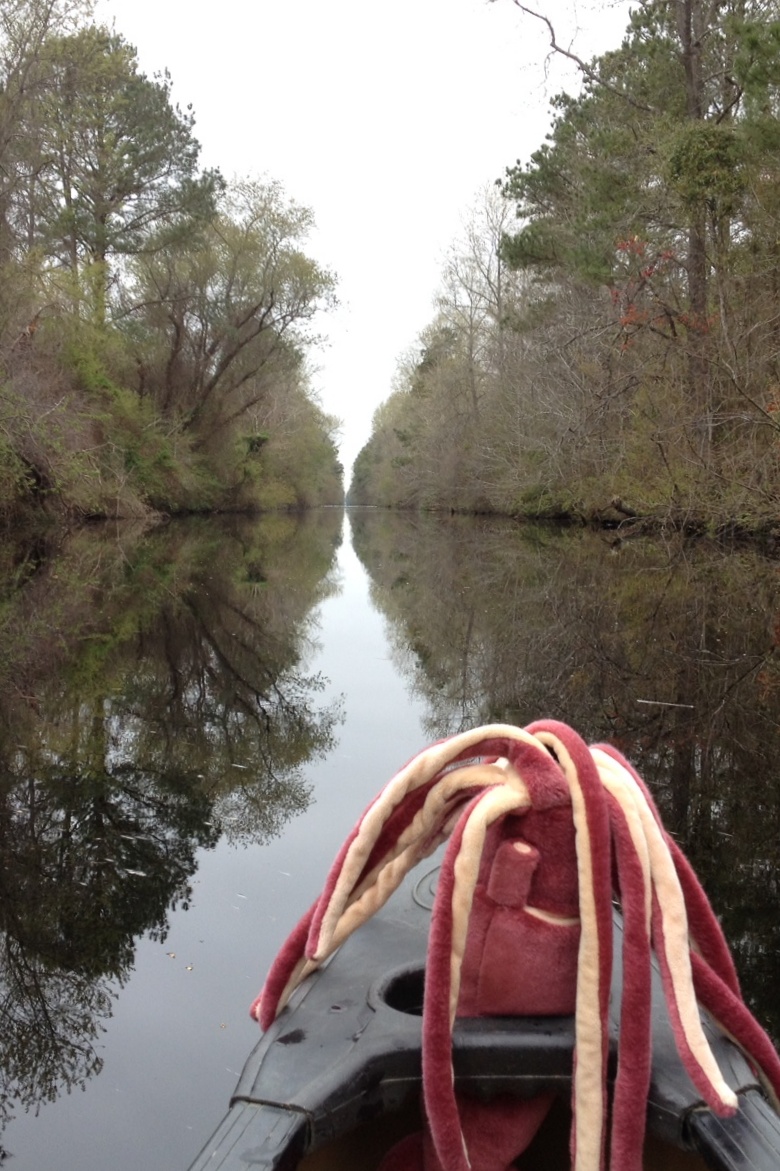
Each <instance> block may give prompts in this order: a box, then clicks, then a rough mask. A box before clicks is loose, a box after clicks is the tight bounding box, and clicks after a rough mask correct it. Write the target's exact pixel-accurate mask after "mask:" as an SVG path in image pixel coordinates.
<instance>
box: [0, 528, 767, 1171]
mask: <svg viewBox="0 0 780 1171" xmlns="http://www.w3.org/2000/svg"><path fill="white" fill-rule="evenodd" d="M0 574H1V575H2V581H1V582H0V635H1V638H2V641H1V642H0V647H1V648H2V649H1V650H0V854H1V857H2V863H1V866H2V878H1V879H0V908H1V909H0V914H2V931H3V940H2V949H1V951H0V1004H1V1005H2V1009H1V1010H0V1011H1V1012H2V1020H1V1021H0V1026H1V1027H0V1054H2V1058H1V1060H2V1067H3V1072H4V1078H3V1083H2V1094H0V1123H2V1124H3V1125H4V1130H3V1133H2V1136H1V1137H0V1147H1V1148H2V1150H3V1151H4V1152H7V1154H8V1156H12V1158H10V1157H9V1160H8V1161H9V1166H13V1167H14V1171H55V1169H56V1171H71V1169H72V1171H76V1169H77V1168H78V1171H105V1168H107V1167H111V1168H112V1171H137V1169H138V1168H139V1167H149V1168H160V1169H161V1171H174V1169H178V1168H182V1169H185V1168H186V1167H188V1166H189V1163H190V1162H191V1160H192V1159H193V1158H194V1156H195V1154H196V1153H197V1151H198V1150H199V1149H200V1147H201V1145H202V1144H203V1142H204V1141H205V1140H206V1139H207V1138H208V1136H209V1134H210V1133H211V1130H212V1129H213V1127H214V1126H215V1125H216V1123H217V1122H218V1121H219V1119H220V1118H221V1116H222V1113H223V1112H224V1109H225V1108H226V1105H227V1102H228V1099H229V1096H230V1093H231V1091H232V1089H233V1086H234V1085H235V1081H236V1079H237V1076H238V1074H239V1072H240V1069H241V1066H242V1064H243V1062H244V1059H245V1058H246V1056H247V1054H248V1053H249V1050H250V1048H251V1047H252V1045H253V1044H254V1042H255V1040H256V1038H257V1032H256V1026H255V1025H254V1024H253V1022H251V1021H250V1019H249V1017H248V1012H247V1010H248V1006H249V1004H250V1002H251V1000H252V999H253V997H254V996H255V994H256V992H257V990H258V988H259V986H260V984H261V983H262V978H263V975H264V972H265V970H266V968H267V966H268V964H269V963H270V961H271V959H272V958H273V955H274V954H275V952H276V950H277V948H278V946H279V945H280V943H281V942H282V940H283V939H284V938H285V936H286V934H287V933H288V932H289V930H290V928H291V927H292V926H293V924H294V922H295V921H296V920H297V918H298V916H299V915H300V914H301V913H302V912H303V911H304V910H305V909H306V907H307V906H308V905H309V903H310V902H311V900H312V899H313V898H314V897H315V895H316V894H317V893H318V891H319V889H320V887H321V884H322V881H323V878H324V876H325V873H326V870H327V868H328V866H329V864H330V862H331V860H332V858H333V856H334V854H335V852H336V850H337V849H338V847H339V845H340V844H341V842H342V840H343V839H344V837H345V835H346V834H347V832H348V830H349V829H350V828H351V826H352V824H353V823H354V821H355V819H356V818H357V816H358V815H359V813H360V811H361V810H362V809H363V807H364V806H365V805H366V804H367V802H368V801H369V800H370V799H371V798H372V797H373V795H374V794H375V793H376V792H377V790H378V789H379V788H380V786H381V785H382V784H383V783H384V782H385V781H386V780H387V779H388V778H389V776H390V775H391V774H392V773H393V772H394V771H395V769H396V768H397V767H399V766H400V765H401V764H403V763H404V762H405V760H406V759H408V757H409V756H410V755H412V754H413V753H414V752H415V751H416V750H417V749H419V748H420V747H422V746H423V745H424V744H425V743H427V742H428V741H430V740H432V739H435V738H436V737H438V736H441V735H444V734H446V733H449V732H453V731H457V730H458V729H460V728H463V727H466V726H470V725H474V724H478V723H485V722H489V721H493V720H502V721H503V720H509V721H513V722H519V723H527V722H529V721H530V720H532V719H534V718H536V717H537V716H542V715H545V716H554V717H556V718H561V719H565V720H567V721H568V722H570V723H571V724H572V725H573V726H574V727H576V728H577V729H578V730H579V731H580V732H581V733H582V734H583V735H584V736H585V737H586V739H588V740H597V739H611V740H613V741H614V742H616V743H617V744H618V746H619V747H620V748H621V749H622V751H624V752H625V753H626V755H628V756H629V757H630V758H631V759H632V761H633V762H634V763H635V764H636V765H637V767H638V768H639V769H640V771H641V772H642V773H643V775H644V776H645V778H646V779H647V781H648V782H649V784H650V785H651V787H652V788H653V790H654V792H655V794H656V797H657V800H658V801H659V804H660V805H661V808H662V811H663V813H664V816H665V818H666V819H667V824H668V825H669V828H670V829H671V830H672V832H674V833H675V834H676V836H677V837H678V839H679V840H680V841H681V844H682V845H683V847H684V848H685V849H686V851H687V852H688V853H689V855H690V856H691V858H692V860H693V862H694V865H695V866H696V867H697V870H698V871H699V873H700V875H701V877H702V879H703V881H704V883H705V886H706V888H707V890H708V892H709V894H710V896H711V898H712V900H713V903H714V904H715V907H716V909H717V911H718V913H719V914H720V915H721V916H722V918H723V922H724V925H725V927H726V930H727V933H728V935H729V937H730V939H731V942H732V944H733V946H734V948H735V950H736V953H737V957H738V964H739V967H740V972H741V975H742V978H743V982H744V986H745V990H746V993H747V995H748V998H749V999H750V1001H751V1003H752V1004H753V1006H754V1008H755V1010H756V1012H757V1014H758V1015H759V1017H760V1018H761V1019H762V1020H763V1022H764V1023H765V1025H767V1027H768V1028H769V1029H770V1031H772V1033H773V1035H774V1036H775V1037H776V1038H777V1037H778V1035H780V1010H778V1008H777V1005H778V1004H779V1003H780V997H779V996H778V993H780V944H779V940H778V936H779V935H780V915H778V911H777V908H778V862H779V861H780V858H779V856H780V765H779V764H778V761H779V760H780V718H779V717H780V658H779V657H778V645H780V578H779V577H778V573H777V565H776V564H774V563H772V562H771V561H769V560H767V559H765V558H763V557H761V556H759V555H758V554H756V553H754V552H752V551H746V550H737V551H732V552H729V553H724V552H723V551H722V550H719V549H717V548H714V547H709V546H707V545H705V544H698V545H695V546H691V545H686V544H684V543H682V542H679V541H677V540H673V541H660V540H659V541H655V540H654V541H650V540H641V541H634V542H625V543H622V544H620V543H617V542H616V541H614V540H613V539H611V538H609V537H608V536H607V535H604V534H592V533H586V532H583V531H581V530H563V531H561V530H556V529H539V528H533V529H530V528H521V527H518V526H515V525H512V524H509V523H503V522H483V521H477V520H460V519H449V518H446V519H444V518H431V517H427V518H426V517H402V516H392V515H387V514H381V513H376V512H371V511H354V512H350V513H348V514H347V515H346V517H345V516H344V514H342V513H341V512H340V511H339V510H335V509H334V510H325V511H323V512H320V513H316V514H311V515H309V516H307V517H305V518H303V519H296V518H292V517H271V518H265V519H262V520H258V521H254V522H247V521H240V520H225V519H224V518H220V519H219V520H210V521H200V520H196V521H187V522H176V523H172V524H170V525H168V526H166V527H165V528H161V529H157V530H152V531H142V530H137V529H128V528H122V529H116V528H112V529H108V528H95V529H88V530H82V531H80V532H77V533H72V534H69V535H66V536H63V537H61V538H59V539H49V540H48V541H46V542H40V541H39V542H38V543H37V544H30V543H26V544H25V543H24V542H19V543H18V544H16V545H14V544H12V543H10V542H9V543H7V544H6V546H5V547H4V549H3V552H2V554H0ZM2 1161H3V1160H2V1159H0V1162H2Z"/></svg>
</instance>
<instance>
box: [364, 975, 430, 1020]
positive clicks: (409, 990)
mask: <svg viewBox="0 0 780 1171" xmlns="http://www.w3.org/2000/svg"><path fill="white" fill-rule="evenodd" d="M424 989H425V968H419V967H414V968H401V969H398V970H396V971H395V972H390V973H388V975H387V976H386V977H385V978H384V979H383V980H382V982H381V983H380V984H378V985H377V986H376V987H375V988H374V989H372V992H373V995H372V997H371V999H372V1000H374V999H375V1000H377V1001H379V1002H381V1003H382V1004H386V1005H387V1006H388V1008H392V1009H395V1011H396V1012H403V1013H406V1015H407V1016H422V1010H423V992H424Z"/></svg>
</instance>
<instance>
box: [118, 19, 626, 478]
mask: <svg viewBox="0 0 780 1171" xmlns="http://www.w3.org/2000/svg"><path fill="white" fill-rule="evenodd" d="M540 6H541V7H542V8H543V10H544V11H545V13H546V14H547V15H548V16H550V18H551V19H553V21H554V22H555V25H556V29H557V30H558V37H559V40H567V41H572V42H573V47H574V48H575V49H576V51H577V52H578V53H579V54H580V55H582V56H586V57H587V56H590V55H592V54H594V53H597V52H601V51H603V50H604V49H606V48H609V47H611V46H613V45H615V44H617V43H619V41H620V37H621V33H622V31H623V28H624V26H625V23H626V16H625V13H626V11H627V6H626V4H625V3H619V4H614V3H610V0H606V2H604V3H597V2H596V0H582V2H581V3H579V4H578V5H576V7H575V5H574V4H573V3H571V2H570V0H540ZM98 17H99V19H101V20H104V21H106V22H107V23H112V22H113V23H114V24H115V25H116V29H117V31H118V32H120V33H122V34H123V36H124V37H125V38H126V39H127V40H128V41H130V42H131V43H132V44H134V45H135V46H136V48H137V49H138V54H139V61H140V65H141V68H142V70H143V71H144V72H146V73H148V74H151V73H152V72H154V71H156V70H160V69H163V68H166V67H167V68H168V69H169V71H170V73H171V76H172V79H173V87H174V88H173V93H174V98H175V100H176V101H177V102H178V103H179V104H180V105H182V106H186V105H187V104H189V103H192V106H193V109H194V111H195V115H196V135H197V137H198V139H199V141H200V143H201V146H202V156H201V157H202V161H203V163H204V165H215V166H218V167H219V168H220V170H221V171H222V173H223V174H224V175H225V176H226V177H228V178H230V177H231V176H233V175H253V176H260V177H262V176H268V177H270V178H274V179H278V180H281V182H282V183H283V185H284V187H285V189H286V191H287V194H288V195H289V196H290V197H292V198H293V199H295V200H296V201H297V202H299V203H303V204H305V205H307V206H309V207H311V208H312V209H313V211H314V214H315V217H316V221H317V231H316V234H315V235H314V236H313V237H312V239H311V241H310V248H309V251H310V253H311V254H312V255H314V256H316V257H317V259H319V260H320V261H322V262H324V263H325V264H326V265H327V266H328V267H329V268H331V269H333V270H334V271H335V272H336V274H337V275H338V278H339V289H338V295H339V299H340V302H341V306H340V308H339V310H338V311H337V312H336V313H335V314H331V315H329V317H328V318H327V320H326V321H324V322H323V325H324V327H325V332H326V333H327V334H328V337H329V344H328V346H327V348H325V349H324V350H322V351H321V352H318V353H315V354H314V355H313V359H314V362H315V364H316V365H317V366H318V370H317V372H316V373H315V377H314V387H315V390H316V391H317V392H318V394H319V398H320V401H321V403H322V405H323V407H324V408H325V409H326V410H327V411H328V412H329V413H331V414H334V415H337V416H338V417H339V418H340V419H341V420H342V428H341V453H342V460H343V462H344V463H345V465H346V467H347V469H348V468H349V466H350V465H351V463H352V460H353V459H354V457H355V455H356V454H357V452H358V451H359V449H360V448H361V447H362V445H363V444H364V443H365V442H366V440H367V439H368V436H369V434H370V429H371V417H372V415H373V412H374V410H375V409H376V407H377V406H378V405H379V403H380V402H382V400H383V399H385V398H386V397H387V395H388V394H389V392H390V389H391V382H392V377H393V372H394V369H395V364H396V361H397V359H398V357H399V356H400V355H401V354H402V353H403V351H405V350H407V349H408V348H409V347H410V346H411V345H412V344H413V343H414V341H415V338H416V336H417V334H418V333H419V331H420V330H421V329H422V328H423V326H425V325H426V324H427V323H428V321H430V319H431V317H432V316H433V306H432V301H433V297H434V295H435V293H436V289H437V285H438V280H439V273H440V270H441V264H442V260H443V256H444V253H445V251H446V249H447V246H448V244H449V243H450V242H451V241H452V240H453V238H454V237H455V236H456V235H457V234H458V231H459V227H460V224H461V221H462V219H463V217H464V216H465V214H466V213H467V211H468V207H469V205H470V204H471V203H472V202H473V200H474V198H475V197H476V194H477V192H478V191H479V189H480V188H481V187H483V186H484V184H486V183H489V182H492V181H493V180H494V179H496V178H498V177H499V176H501V175H502V174H503V172H504V169H505V168H506V166H508V165H510V164H511V163H513V162H514V161H515V159H517V158H518V157H520V158H523V159H527V157H528V156H529V154H530V153H531V152H532V151H533V150H534V149H536V147H537V146H539V145H540V144H541V142H542V141H543V139H544V136H545V133H546V131H547V129H548V127H549V123H550V115H549V108H548V102H549V98H550V97H551V96H552V94H554V93H555V92H557V91H558V90H559V89H561V88H564V86H568V87H569V88H571V87H572V86H573V85H575V84H576V82H575V81H574V80H573V74H572V72H571V71H568V72H566V71H565V70H564V68H563V66H562V64H561V63H560V62H557V63H556V62H549V61H548V51H547V45H548V38H547V35H546V32H545V29H544V27H543V25H542V24H541V23H540V22H538V21H534V20H533V19H531V18H530V17H527V16H524V15H523V14H522V13H521V12H520V11H519V10H518V9H517V8H516V7H515V6H514V4H513V3H512V0H495V2H494V3H489V2H488V0H392V2H390V0H388V2H387V3H385V4H380V3H376V2H374V0H251V2H250V0H218V2H214V0H211V2H210V3H208V4H206V3H200V4H199V3H193V0H99V4H98Z"/></svg>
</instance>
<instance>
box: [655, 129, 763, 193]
mask: <svg viewBox="0 0 780 1171" xmlns="http://www.w3.org/2000/svg"><path fill="white" fill-rule="evenodd" d="M746 162H747V152H746V143H745V141H744V136H742V135H740V133H739V131H738V128H737V127H735V126H733V125H730V124H726V125H724V124H722V123H709V122H687V123H683V124H682V126H680V127H679V128H678V129H677V130H676V132H675V133H674V135H673V137H672V141H671V143H670V150H669V157H668V164H667V170H668V175H669V180H670V182H671V183H672V185H673V187H674V189H675V190H676V191H677V193H678V194H679V196H680V198H681V200H682V202H683V203H684V204H686V205H688V206H691V207H696V206H702V205H704V206H706V207H708V208H709V209H710V210H711V211H716V210H717V211H718V212H719V213H720V214H732V213H733V212H734V211H735V210H736V207H737V201H738V197H739V196H740V195H741V194H742V192H743V191H744V189H745V186H746V178H747V177H746V174H745V165H746Z"/></svg>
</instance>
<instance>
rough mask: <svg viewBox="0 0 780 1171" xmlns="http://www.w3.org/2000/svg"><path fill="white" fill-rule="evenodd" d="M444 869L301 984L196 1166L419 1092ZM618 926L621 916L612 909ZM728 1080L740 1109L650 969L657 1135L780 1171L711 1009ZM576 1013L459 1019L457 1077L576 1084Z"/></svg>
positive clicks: (281, 1143)
mask: <svg viewBox="0 0 780 1171" xmlns="http://www.w3.org/2000/svg"><path fill="white" fill-rule="evenodd" d="M435 879H436V870H435V869H433V870H431V869H430V868H429V869H428V870H427V871H425V872H424V873H423V874H422V875H421V874H420V873H419V872H417V873H413V874H412V875H410V876H409V877H408V878H407V880H406V881H405V883H404V884H403V886H402V887H401V888H400V889H399V891H397V892H396V894H395V895H394V896H393V898H392V899H391V900H390V902H389V903H388V904H387V906H385V907H384V908H383V909H382V910H381V911H380V912H378V913H377V914H376V915H375V916H374V918H373V919H371V920H370V921H369V922H367V923H365V924H364V925H363V926H362V927H361V928H360V929H359V930H358V931H356V932H355V933H354V935H352V936H351V937H350V938H349V939H348V940H347V941H346V942H345V943H344V944H343V945H342V947H341V948H340V949H339V951H338V952H337V953H336V955H335V956H333V958H332V959H331V960H330V961H329V963H328V964H327V965H325V966H324V967H323V969H322V970H321V971H319V972H318V973H316V974H315V975H314V976H312V977H310V978H309V979H308V980H307V981H305V982H304V984H303V985H302V986H301V987H300V988H299V989H298V990H297V992H296V993H295V994H294V996H293V998H292V999H291V1001H290V1004H289V1005H288V1006H287V1008H286V1009H285V1010H284V1011H283V1012H282V1013H281V1014H280V1016H279V1017H278V1019H277V1020H276V1021H275V1022H274V1024H273V1025H272V1027H271V1028H270V1029H268V1031H267V1032H266V1033H264V1034H263V1036H262V1038H261V1039H260V1041H259V1042H258V1044H257V1045H256V1047H255V1049H254V1050H253V1052H252V1053H251V1055H250V1057H249V1059H248V1061H247V1063H246V1066H245V1067H244V1070H243V1072H242V1074H241V1077H240V1079H239V1082H238V1085H237V1086H236V1090H235V1093H234V1094H233V1097H232V1100H231V1103H230V1107H229V1110H228V1113H227V1115H226V1116H225V1118H224V1119H223V1121H222V1123H221V1124H220V1125H219V1126H218V1128H217V1130H216V1131H215V1132H214V1134H213V1135H212V1137H211V1139H210V1140H209V1142H208V1143H207V1144H206V1146H205V1147H204V1148H203V1150H202V1151H201V1153H200V1155H199V1156H198V1157H197V1159H196V1160H195V1162H194V1163H193V1164H192V1166H191V1168H190V1171H206V1169H208V1171H217V1169H218V1171H247V1169H248V1168H264V1169H268V1171H292V1169H293V1168H295V1167H297V1165H298V1163H299V1162H300V1161H301V1159H302V1158H303V1156H304V1155H306V1154H307V1153H309V1152H311V1151H314V1150H317V1149H319V1148H321V1147H323V1146H325V1145H326V1144H328V1143H330V1142H332V1141H333V1140H335V1139H337V1138H339V1137H340V1136H341V1135H344V1134H346V1133H349V1132H351V1131H352V1130H354V1129H355V1128H356V1127H358V1126H360V1125H362V1124H365V1123H368V1122H371V1121H372V1120H374V1119H376V1118H378V1117H380V1116H384V1115H386V1114H388V1113H391V1112H393V1111H397V1110H399V1109H400V1108H401V1107H403V1106H404V1105H407V1104H408V1103H409V1102H411V1101H417V1100H418V1099H419V1096H420V1092H421V1024H422V1022H421V1016H420V1011H421V1007H422V990H423V981H424V968H425V955H426V948H427V943H428V927H429V922H430V907H431V905H432V899H433V889H434V886H435ZM615 931H616V934H618V935H619V933H620V931H621V921H620V917H619V914H618V913H617V912H616V914H615ZM619 959H620V945H619V940H616V948H615V974H614V979H613V987H612V1017H613V1019H612V1022H611V1037H612V1044H611V1050H612V1061H613V1063H614V1060H615V1054H616V1050H617V1040H616V1039H617V1013H618V1011H619V1003H620V987H621V972H620V964H619ZM705 1030H706V1031H707V1033H708V1036H709V1039H710V1041H711V1044H712V1047H713V1050H714V1053H715V1057H716V1059H717V1061H718V1064H719V1065H720V1068H721V1070H722V1072H723V1074H724V1076H725V1078H726V1081H727V1082H728V1083H729V1085H730V1086H731V1087H732V1089H734V1090H735V1091H736V1092H737V1094H738V1095H739V1100H740V1110H739V1112H738V1114H737V1115H736V1116H735V1117H734V1118H730V1119H719V1118H717V1117H715V1116H714V1115H713V1114H712V1112H711V1111H710V1110H709V1109H707V1108H706V1106H705V1105H704V1104H703V1103H702V1101H701V1099H700V1098H699V1096H698V1094H697V1092H696V1090H695V1088H694V1086H693V1084H692V1082H691V1081H690V1079H689V1077H688V1075H687V1073H686V1072H685V1070H684V1068H683V1066H682V1063H681V1062H680V1059H679V1057H678V1055H677V1050H676V1047H675V1043H674V1037H673V1034H672V1030H671V1026H670V1024H669V1020H668V1017H667V1014H666V1008H665V1005H664V1001H663V995H662V991H661V987H660V979H659V978H657V974H655V976H654V982H653V1066H652V1076H651V1086H650V1095H649V1098H648V1105H647V1124H648V1130H649V1132H650V1133H651V1134H653V1135H655V1136H656V1137H657V1138H659V1139H661V1140H663V1141H664V1142H667V1143H671V1144H673V1145H675V1146H677V1147H680V1148H682V1149H687V1150H694V1151H698V1152H699V1154H700V1155H701V1157H702V1159H703V1160H704V1162H705V1164H706V1165H707V1166H709V1167H711V1168H713V1169H714V1171H748V1169H750V1171H778V1168H780V1118H779V1117H778V1115H777V1114H776V1113H775V1112H774V1110H773V1109H772V1108H771V1107H770V1106H769V1104H768V1103H767V1102H766V1101H765V1099H764V1097H763V1095H762V1091H761V1087H760V1085H759V1082H758V1080H757V1079H756V1077H755V1076H754V1073H753V1071H752V1069H751V1067H750V1066H749V1064H748V1062H747V1061H746V1060H745V1058H744V1057H743V1055H742V1053H741V1052H740V1051H739V1050H738V1049H737V1048H736V1046H734V1045H733V1044H732V1043H731V1042H730V1041H729V1040H728V1039H727V1038H725V1037H724V1036H723V1035H722V1034H720V1033H719V1032H718V1030H717V1029H716V1028H715V1027H714V1026H713V1024H712V1023H711V1022H709V1021H708V1020H707V1019H706V1017H705ZM573 1045H574V1021H573V1018H571V1017H509V1018H507V1017H501V1018H492V1017H485V1018H474V1019H459V1020H457V1021H456V1023H455V1028H454V1031H453V1064H454V1069H455V1078H456V1084H457V1086H458V1088H459V1089H462V1090H464V1091H465V1092H467V1093H468V1092H472V1093H476V1094H478V1095H479V1096H481V1097H490V1096H492V1095H493V1094H496V1093H505V1092H508V1093H512V1094H516V1095H517V1096H518V1097H531V1096H533V1095H534V1094H536V1093H539V1092H540V1091H542V1090H549V1089H553V1090H556V1091H558V1092H559V1093H560V1094H561V1095H562V1096H563V1097H564V1098H565V1099H568V1098H569V1097H570V1096H571V1078H572V1060H573Z"/></svg>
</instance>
